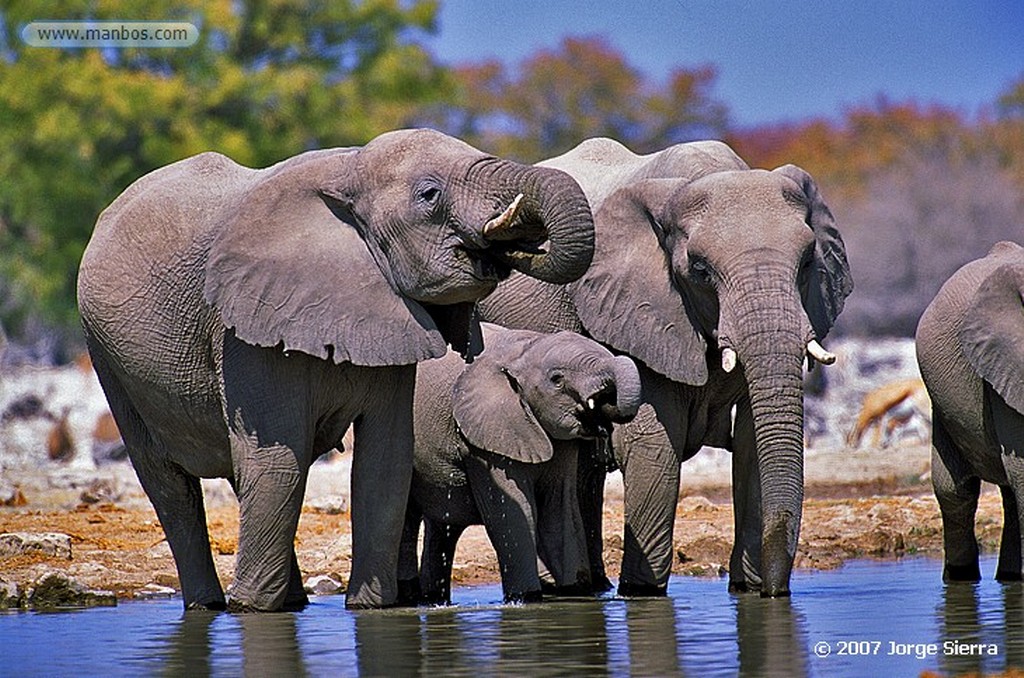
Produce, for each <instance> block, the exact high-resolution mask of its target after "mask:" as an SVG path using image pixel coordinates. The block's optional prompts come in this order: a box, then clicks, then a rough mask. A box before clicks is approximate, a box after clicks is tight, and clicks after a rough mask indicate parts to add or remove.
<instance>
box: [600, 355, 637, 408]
mask: <svg viewBox="0 0 1024 678" xmlns="http://www.w3.org/2000/svg"><path fill="white" fill-rule="evenodd" d="M612 374H613V375H614V379H615V402H614V403H611V402H609V403H605V404H603V405H601V414H603V415H604V416H606V417H607V418H608V419H609V420H611V421H613V422H615V423H616V424H624V423H626V422H628V421H632V420H633V417H635V416H636V413H637V410H639V409H640V373H639V372H638V371H637V369H636V364H634V363H633V361H632V360H630V359H629V358H627V357H625V356H616V357H614V358H612Z"/></svg>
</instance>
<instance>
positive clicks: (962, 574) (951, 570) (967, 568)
mask: <svg viewBox="0 0 1024 678" xmlns="http://www.w3.org/2000/svg"><path fill="white" fill-rule="evenodd" d="M942 581H945V582H951V581H967V582H971V581H981V569H980V568H979V567H978V563H976V562H975V563H972V564H970V565H950V564H949V563H946V566H945V567H944V568H942Z"/></svg>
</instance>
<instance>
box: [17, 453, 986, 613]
mask: <svg viewBox="0 0 1024 678" xmlns="http://www.w3.org/2000/svg"><path fill="white" fill-rule="evenodd" d="M702 454H703V453H702ZM722 455H724V456H722ZM699 459H700V457H698V460H699ZM698 460H694V461H692V462H688V465H684V467H683V471H684V480H683V488H682V492H681V493H680V501H679V505H678V509H677V512H676V524H675V535H674V550H675V559H674V563H673V571H674V572H675V573H678V574H684V575H694V576H712V577H717V576H722V575H724V574H725V572H726V567H727V566H728V560H729V551H730V548H731V544H732V533H733V514H732V507H731V501H730V494H729V488H728V478H729V471H728V461H729V460H728V458H727V455H726V453H721V455H720V456H719V457H714V456H713V455H710V456H709V458H708V459H707V460H706V461H705V462H704V463H699V462H698ZM105 468H106V470H104V471H103V472H102V473H100V474H98V476H97V475H96V474H94V475H92V476H90V477H83V476H81V475H77V476H74V475H73V476H67V477H60V476H59V475H57V476H55V475H53V474H49V475H47V476H45V477H40V475H39V474H24V473H22V474H20V475H18V474H12V476H11V477H10V478H8V479H7V481H8V482H9V483H13V484H14V485H16V486H17V487H18V488H19V492H18V497H17V498H16V499H14V500H11V502H10V503H12V504H15V505H13V506H3V507H0V533H5V532H34V533H39V532H59V533H64V534H67V535H69V536H70V537H71V544H72V554H71V558H70V559H67V558H66V557H55V556H46V555H41V554H21V555H13V556H0V580H6V581H8V582H11V581H13V582H17V583H19V584H20V585H21V586H23V587H24V586H27V585H28V584H29V583H30V582H32V581H34V580H36V579H37V578H38V577H40V576H41V575H42V574H43V573H45V572H49V571H53V570H56V571H59V572H63V573H66V574H67V575H69V576H71V577H73V578H74V579H75V580H77V581H79V582H81V583H82V584H84V585H85V586H87V587H89V588H94V589H103V590H108V591H113V592H115V593H116V595H117V596H118V597H119V598H132V597H135V596H141V595H147V594H152V593H153V592H157V591H164V592H166V588H173V589H178V579H177V575H176V573H175V568H174V562H173V560H172V558H171V553H170V549H169V548H168V546H167V543H166V541H165V540H164V538H163V533H162V531H161V528H160V524H159V522H158V520H157V518H156V515H155V513H154V512H153V510H152V508H151V507H150V506H149V504H148V502H147V501H146V499H145V497H144V496H143V495H142V493H141V490H140V489H139V488H138V484H137V481H135V479H134V476H133V474H132V473H131V470H130V468H127V467H126V466H125V465H117V466H116V468H109V467H105ZM927 470H928V451H927V448H926V447H924V446H917V447H907V448H899V449H890V450H868V451H864V450H862V451H857V452H854V451H851V450H832V451H822V452H820V453H818V452H815V451H813V450H812V451H810V452H808V455H807V458H806V469H805V474H806V482H807V486H806V496H805V502H804V515H803V526H802V530H801V535H800V548H799V553H798V555H797V559H796V567H798V568H822V569H825V568H834V567H837V566H839V565H840V564H842V563H843V562H844V561H846V560H848V559H852V558H899V557H901V556H905V555H920V554H924V555H929V556H933V557H936V558H939V557H941V555H942V529H941V521H940V518H939V510H938V506H937V504H936V502H935V499H934V496H933V495H932V493H931V486H930V481H929V480H928V476H927ZM314 471H315V472H314V474H313V476H312V477H311V481H310V484H309V490H308V492H307V502H306V508H305V509H304V510H303V513H302V517H301V520H300V522H299V531H298V537H297V541H296V543H297V552H298V559H299V565H300V567H301V568H302V571H303V575H304V577H306V578H307V579H308V578H309V577H312V576H315V575H320V574H325V575H330V576H331V577H333V578H334V579H336V580H339V581H342V582H345V581H347V580H348V574H349V569H350V565H351V533H350V522H349V514H348V513H347V510H346V508H345V506H346V502H345V501H344V497H345V496H346V495H347V487H346V485H347V472H346V469H345V464H344V463H343V462H334V463H331V464H317V465H316V466H315V467H314ZM206 492H207V505H208V507H209V508H208V515H207V519H208V524H209V528H210V536H211V543H212V546H213V552H214V555H215V560H216V564H217V568H218V572H219V573H220V575H221V578H222V580H223V582H224V584H225V586H226V585H227V584H229V583H230V581H231V576H232V572H233V569H234V554H235V549H236V546H237V535H238V509H237V505H236V504H235V502H234V500H233V498H231V497H230V494H229V491H227V490H226V487H224V486H218V485H208V486H206ZM1001 515H1002V509H1001V502H1000V497H999V493H998V491H997V490H996V489H995V488H993V487H987V488H986V489H985V492H984V494H983V496H982V499H981V502H980V506H979V511H978V519H977V525H978V536H979V539H980V540H981V542H982V547H983V549H985V550H994V549H996V548H997V546H998V540H999V532H1000V526H1001V519H1002V518H1001ZM622 526H623V512H622V493H621V481H620V480H617V479H616V476H614V475H613V476H610V477H609V483H608V488H607V492H606V501H605V520H604V531H605V562H606V564H607V567H608V570H609V576H610V577H611V578H612V579H613V580H614V579H615V578H616V577H617V576H618V568H619V563H620V561H621V555H622V553H621V550H622ZM454 579H455V581H456V583H457V584H472V583H482V582H497V581H498V580H499V578H498V569H497V561H496V559H495V556H494V551H493V549H492V548H491V546H490V543H489V542H488V540H487V536H486V534H485V533H484V531H483V529H482V528H471V529H470V530H468V531H467V532H466V534H465V535H464V536H463V538H462V540H461V542H460V544H459V549H458V551H457V553H456V557H455V565H454Z"/></svg>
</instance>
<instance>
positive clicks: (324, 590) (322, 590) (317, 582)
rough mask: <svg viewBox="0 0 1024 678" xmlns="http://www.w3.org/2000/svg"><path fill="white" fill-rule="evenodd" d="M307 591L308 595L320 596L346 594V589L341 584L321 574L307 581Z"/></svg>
mask: <svg viewBox="0 0 1024 678" xmlns="http://www.w3.org/2000/svg"><path fill="white" fill-rule="evenodd" d="M305 589H306V593H312V594H314V595H318V596H324V595H332V594H335V593H344V591H345V587H344V585H342V583H341V582H339V581H338V580H336V579H334V578H333V577H329V576H327V575H326V574H319V575H316V576H315V577H310V578H309V579H307V580H306V586H305Z"/></svg>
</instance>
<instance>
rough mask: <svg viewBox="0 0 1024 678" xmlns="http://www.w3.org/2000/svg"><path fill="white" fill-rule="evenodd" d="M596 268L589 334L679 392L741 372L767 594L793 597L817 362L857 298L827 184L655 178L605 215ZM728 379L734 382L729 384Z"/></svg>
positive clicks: (724, 173)
mask: <svg viewBox="0 0 1024 678" xmlns="http://www.w3.org/2000/svg"><path fill="white" fill-rule="evenodd" d="M595 228H596V239H595V253H594V261H593V264H592V266H591V268H590V269H589V270H588V271H587V273H586V274H585V275H584V276H583V277H582V278H581V279H580V280H579V281H578V282H576V283H573V284H572V285H570V294H571V295H572V298H573V301H574V303H575V304H576V307H577V309H578V312H579V315H580V318H581V320H582V322H583V325H584V326H585V327H586V328H587V330H588V331H589V332H590V333H591V334H592V335H593V336H594V338H596V339H598V340H599V341H602V342H605V343H607V344H609V345H610V346H612V347H613V348H615V349H617V350H620V351H623V352H625V353H628V354H629V355H631V356H633V357H636V358H638V359H639V360H641V361H643V362H644V363H646V365H647V366H649V367H650V368H651V369H653V370H654V371H655V372H658V373H660V374H662V375H664V376H666V377H668V378H670V379H672V380H674V381H677V382H681V383H685V384H690V385H694V386H700V385H704V384H705V383H707V382H708V376H709V369H711V370H717V369H718V368H717V367H716V366H715V363H717V364H719V365H720V366H721V370H724V372H727V373H728V372H732V371H733V370H734V369H736V368H737V367H739V368H741V370H742V374H743V377H744V379H745V385H746V393H745V394H744V400H745V401H746V402H747V403H749V409H750V412H751V414H752V418H753V428H754V439H755V441H756V448H757V462H756V463H757V465H758V466H757V467H758V469H759V474H760V476H759V480H760V495H761V499H762V504H761V506H762V520H763V524H762V545H761V560H762V565H761V575H762V579H763V582H762V593H763V594H765V595H777V594H785V593H787V592H788V590H789V588H788V587H789V575H790V570H791V567H792V562H793V558H794V555H795V552H796V545H797V537H798V532H799V524H800V516H801V506H802V500H803V435H802V426H803V416H802V415H803V393H802V373H803V362H804V358H805V356H806V355H808V354H809V355H811V356H812V357H813V358H814V359H816V360H820V361H822V362H826V363H828V362H831V361H833V360H834V357H833V356H831V355H830V354H828V353H827V352H825V351H824V349H822V348H821V346H820V344H819V343H818V342H819V340H821V339H823V338H824V336H825V335H826V334H827V332H828V331H829V329H830V328H831V327H832V325H833V323H834V321H835V319H836V316H837V315H838V314H839V312H840V311H841V309H842V307H843V303H844V299H845V298H846V296H847V295H849V294H850V292H851V291H852V287H853V283H852V279H851V277H850V273H849V267H848V264H847V260H846V253H845V249H844V246H843V242H842V239H841V237H840V235H839V233H838V231H837V230H836V227H835V223H834V220H833V217H832V214H831V212H830V211H829V209H828V207H827V206H826V204H825V202H824V201H823V199H822V197H821V195H820V193H819V191H818V188H817V186H816V184H815V182H814V180H813V179H812V178H811V177H810V176H809V175H808V174H807V173H806V172H805V171H803V170H802V169H800V168H798V167H795V166H792V165H787V166H785V167H781V168H778V169H776V170H774V171H766V170H751V169H731V168H730V169H727V170H721V169H720V168H719V171H708V172H703V173H697V175H696V176H692V175H688V176H686V177H685V178H652V179H644V180H640V181H636V182H633V183H631V184H629V185H627V186H625V187H623V188H620V189H619V190H617V191H615V192H613V193H611V194H610V195H609V196H608V197H607V198H606V199H605V200H604V202H603V203H602V204H601V206H600V208H598V209H597V211H596V213H595ZM719 374H721V373H719Z"/></svg>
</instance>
